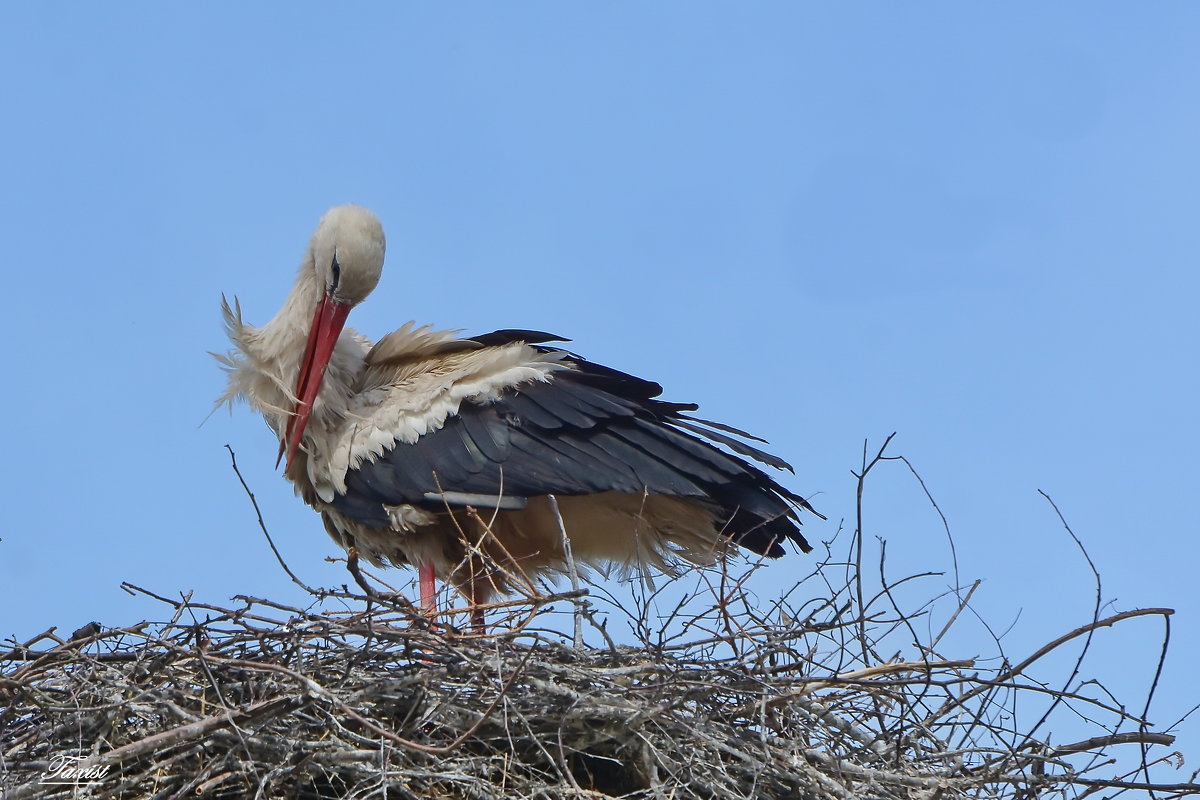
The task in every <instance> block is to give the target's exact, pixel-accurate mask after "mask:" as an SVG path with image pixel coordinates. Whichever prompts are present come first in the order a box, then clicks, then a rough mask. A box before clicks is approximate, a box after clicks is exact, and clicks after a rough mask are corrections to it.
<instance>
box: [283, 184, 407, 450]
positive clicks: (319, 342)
mask: <svg viewBox="0 0 1200 800" xmlns="http://www.w3.org/2000/svg"><path fill="white" fill-rule="evenodd" d="M383 253H384V238H383V226H382V225H381V224H380V223H379V218H378V217H376V216H375V215H374V214H372V213H371V212H370V211H368V210H367V209H365V208H363V207H362V206H356V205H344V206H334V207H333V208H331V209H329V211H327V212H325V216H323V217H321V221H320V222H319V223H318V224H317V230H316V232H315V233H313V237H312V241H311V242H309V245H308V253H307V255H306V257H305V259H304V263H303V265H302V266H301V268H300V269H301V275H300V280H301V281H313V280H315V281H316V283H317V285H318V286H319V287H321V291H320V299H319V300H318V301H317V306H316V308H315V309H314V310H313V319H312V326H311V327H310V328H309V331H308V344H307V345H305V348H304V357H303V358H302V359H301V361H300V373H299V376H298V377H297V379H296V392H295V395H296V407H295V409H294V410H293V413H292V416H291V417H290V418H289V419H288V424H287V430H286V433H285V435H284V438H283V441H282V442H280V446H279V458H280V459H281V460H282V458H283V456H284V454H285V453H286V454H287V460H288V464H289V465H290V464H291V461H292V457H293V456H294V455H295V454H296V450H298V449H299V447H300V441H301V440H302V439H303V438H304V429H305V427H307V425H308V420H309V417H311V416H312V410H313V403H314V402H315V401H316V399H317V392H318V391H320V389H321V381H322V379H324V377H325V369H326V367H328V366H329V359H330V357H332V355H333V349H334V347H335V346H336V345H337V340H338V336H340V335H341V332H342V327H343V326H344V325H345V324H346V317H347V315H349V313H350V309H352V308H354V306H356V305H358V304H359V303H361V302H362V301H363V300H365V299H366V297H367V295H369V294H370V293H371V290H373V289H374V288H375V285H376V284H378V283H379V276H380V274H381V273H382V272H383ZM305 273H308V274H305Z"/></svg>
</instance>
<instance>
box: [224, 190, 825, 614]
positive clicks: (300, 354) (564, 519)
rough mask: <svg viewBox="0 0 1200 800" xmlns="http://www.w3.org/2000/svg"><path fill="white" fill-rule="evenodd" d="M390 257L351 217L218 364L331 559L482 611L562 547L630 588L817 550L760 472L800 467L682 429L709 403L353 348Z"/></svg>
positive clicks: (542, 351)
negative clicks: (752, 557)
mask: <svg viewBox="0 0 1200 800" xmlns="http://www.w3.org/2000/svg"><path fill="white" fill-rule="evenodd" d="M383 257H384V236H383V228H382V226H381V225H380V223H379V220H378V219H377V218H376V217H375V215H374V214H372V213H371V212H370V211H368V210H366V209H364V208H362V207H359V206H355V205H344V206H337V207H335V208H333V209H331V210H330V211H329V212H328V213H326V214H325V216H324V217H322V219H321V221H320V223H319V224H318V225H317V230H316V232H315V233H314V234H313V237H312V241H311V242H310V243H309V246H308V250H307V252H306V253H305V256H304V260H303V262H302V263H301V264H300V271H299V274H298V275H297V276H296V283H295V285H294V286H293V287H292V291H291V294H289V295H288V298H287V301H286V302H285V303H284V305H283V308H282V309H281V310H280V311H279V313H278V314H276V315H275V317H274V319H272V320H271V321H270V322H268V323H267V324H266V325H264V326H263V327H261V328H256V327H253V326H250V325H247V324H245V323H243V322H242V315H241V308H240V306H238V304H237V303H236V302H235V304H234V308H232V309H231V308H230V306H229V304H228V302H224V303H223V307H224V313H225V322H226V326H227V329H228V333H229V338H230V339H231V340H232V342H233V344H234V348H235V349H233V350H231V351H230V352H229V353H228V354H226V355H224V356H218V358H219V359H220V360H221V361H222V363H223V365H224V367H225V369H226V370H227V372H228V374H229V386H228V388H227V390H226V392H225V394H224V396H223V397H222V398H221V401H220V402H223V403H229V402H231V401H233V400H234V399H236V398H243V399H245V400H246V401H248V402H249V403H250V405H251V406H253V407H254V408H255V409H257V410H258V411H259V412H260V413H261V414H262V415H263V416H264V417H265V418H266V421H267V424H268V425H270V427H271V429H272V430H273V431H274V432H275V434H276V435H277V436H278V437H279V442H280V457H281V458H282V457H284V456H286V458H287V465H286V467H285V470H284V472H285V475H286V476H287V477H288V479H289V480H291V481H292V482H293V483H294V484H295V487H296V492H297V494H299V495H300V496H301V497H302V498H303V499H304V501H305V502H306V503H308V504H309V505H311V506H312V507H313V508H315V509H316V510H317V511H318V512H320V514H321V516H322V518H323V519H324V522H325V529H326V530H327V531H328V532H329V534H330V536H332V537H333V539H334V541H336V542H337V543H338V544H339V545H341V546H342V547H343V548H345V549H347V550H348V551H349V550H350V549H351V548H355V549H356V550H357V552H359V553H361V554H362V555H363V556H364V557H365V558H366V559H367V560H368V561H370V562H371V563H372V564H374V565H376V566H383V565H385V564H392V565H405V564H410V565H415V566H416V567H417V569H418V572H419V575H420V586H421V602H422V606H423V607H424V608H426V609H429V610H432V609H433V608H434V586H435V584H434V581H435V578H441V579H443V580H448V581H451V582H452V583H454V584H455V585H456V586H457V587H458V588H459V589H460V590H461V591H463V593H464V594H465V595H466V596H467V598H468V600H469V601H470V602H471V603H472V604H473V605H475V606H478V605H479V604H481V603H484V602H486V601H487V600H488V599H489V598H490V597H492V595H493V594H494V593H496V592H498V591H505V590H507V589H508V588H510V585H511V582H512V577H513V576H514V575H522V576H526V577H530V578H532V577H534V576H537V575H538V574H540V573H543V572H547V571H561V570H563V569H564V567H565V566H566V565H565V561H564V558H565V556H564V543H563V541H562V534H561V532H560V531H561V530H562V529H565V531H566V534H567V536H568V540H569V541H568V543H567V544H569V547H570V550H571V553H572V555H573V557H574V558H575V559H576V560H578V561H580V562H583V563H584V564H591V565H596V566H604V567H607V566H612V565H616V566H618V567H620V568H625V569H633V570H644V569H645V568H647V567H654V568H657V569H659V570H663V571H667V572H670V571H671V570H672V568H673V566H674V565H676V564H677V563H678V562H679V561H680V560H681V559H682V560H683V561H686V562H691V563H694V564H707V563H712V562H713V560H714V559H715V558H717V557H719V556H720V555H721V554H722V553H723V552H724V550H725V549H726V545H727V544H728V543H729V542H735V543H737V544H738V545H741V546H742V547H744V548H746V549H747V550H750V551H752V552H754V553H758V554H761V555H764V556H770V557H772V558H774V557H778V556H781V555H783V553H784V549H783V547H782V546H781V543H782V542H784V541H785V540H791V541H792V542H794V543H795V544H796V545H798V546H799V547H800V549H801V550H803V551H805V552H808V551H809V550H810V549H811V548H810V547H809V544H808V542H807V541H805V539H804V536H803V535H801V533H800V530H799V527H798V525H799V520H798V519H797V515H796V511H797V509H799V508H804V509H808V510H809V511H812V509H811V507H810V506H809V505H808V503H807V502H806V501H805V500H804V499H803V498H802V497H800V496H798V495H796V494H793V493H792V492H790V491H788V490H787V489H785V488H784V487H783V486H781V485H780V484H779V483H777V482H776V481H775V480H774V479H773V478H771V477H770V476H768V475H767V474H766V473H765V472H763V471H762V470H761V469H759V468H758V467H756V466H754V465H753V464H751V463H749V461H747V460H746V459H747V458H748V459H752V460H755V461H758V462H761V463H763V464H766V465H769V466H771V467H774V468H777V469H789V470H790V469H791V467H789V466H788V465H787V464H786V463H785V462H784V461H782V460H781V459H779V458H776V457H774V456H771V455H768V454H767V453H764V452H762V451H760V450H758V449H756V448H755V447H752V446H750V445H748V444H746V443H745V442H744V441H742V439H754V437H751V436H749V435H748V434H746V433H743V432H742V431H739V430H737V429H735V428H730V427H728V426H725V425H721V424H718V423H715V422H708V421H706V420H701V419H697V418H694V417H690V416H687V415H685V414H684V413H683V412H686V411H693V410H695V409H696V406H695V405H689V404H681V403H668V402H664V401H661V400H657V399H655V398H656V397H657V396H658V395H659V393H660V392H661V390H662V389H661V387H660V386H659V385H658V384H657V383H652V382H650V381H646V380H642V379H641V378H635V377H633V376H632V375H627V374H625V373H623V372H618V371H617V370H615V369H611V368H609V367H605V366H601V365H599V364H595V363H592V362H590V361H587V360H585V359H583V358H581V357H579V356H577V355H575V354H573V353H570V352H568V351H566V350H563V349H561V348H559V347H554V346H548V345H547V344H546V343H547V342H554V341H568V340H564V339H560V338H559V337H556V336H551V335H549V334H545V333H538V332H535V331H522V330H502V331H496V332H495V333H489V334H485V335H483V336H475V337H471V338H466V339H464V338H459V337H458V336H457V335H456V334H455V333H453V332H445V331H435V330H433V329H432V328H430V327H421V328H417V327H415V326H414V324H413V323H411V322H410V323H407V324H405V325H404V326H403V327H402V328H400V329H399V330H397V331H395V332H393V333H390V334H388V335H387V336H384V337H383V338H382V339H381V340H380V341H379V342H377V343H375V344H372V343H371V342H370V341H368V340H367V339H365V338H364V337H362V336H360V335H359V334H357V333H355V332H354V331H352V330H349V329H346V330H343V325H344V324H345V321H346V316H347V314H349V312H350V310H351V309H352V308H354V306H356V305H358V304H359V303H360V302H362V301H363V300H365V299H366V297H367V295H368V294H370V293H371V291H372V290H373V289H374V288H375V285H376V284H377V283H378V282H379V277H380V274H381V271H382V269H383ZM735 437H737V438H735ZM756 441H762V440H759V439H756ZM711 442H716V443H719V444H722V445H724V446H725V447H727V448H728V449H729V450H730V451H732V453H735V454H736V455H732V454H730V453H728V452H725V451H724V450H721V449H718V448H717V447H715V446H713V444H711ZM739 456H744V457H745V458H741V457H739ZM548 496H553V497H554V499H555V500H556V501H557V508H555V506H554V504H552V502H551V499H550V497H548ZM468 508H474V509H476V511H477V513H474V514H470V513H464V512H466V511H467V510H468ZM813 513H815V512H813ZM560 520H561V523H562V528H560ZM643 574H644V573H643ZM476 619H477V620H478V619H479V617H476Z"/></svg>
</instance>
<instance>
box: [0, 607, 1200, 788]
mask: <svg viewBox="0 0 1200 800" xmlns="http://www.w3.org/2000/svg"><path fill="white" fill-rule="evenodd" d="M746 599H747V598H746V595H745V594H743V593H742V592H741V591H740V590H739V589H737V587H736V586H735V587H734V588H733V589H732V590H731V592H730V593H729V594H727V595H726V597H725V598H724V599H723V600H722V601H721V602H718V603H716V604H714V605H712V606H711V607H710V608H708V609H706V611H705V613H703V614H699V615H693V616H689V617H688V618H686V619H678V618H677V619H674V620H669V621H667V622H668V625H667V627H669V628H670V629H672V630H674V631H676V633H675V634H674V635H673V637H672V638H666V637H663V638H659V637H658V636H656V635H652V634H651V633H650V629H649V628H648V627H646V626H645V625H644V624H642V623H644V622H645V620H644V618H643V619H642V620H641V621H640V623H639V624H642V631H643V632H644V633H646V637H645V639H644V641H642V642H641V643H640V644H639V645H637V646H616V645H612V644H611V643H605V644H604V645H603V646H598V647H583V648H576V647H575V646H573V644H572V643H570V642H569V641H567V640H566V639H565V638H564V636H563V635H561V634H558V633H554V632H552V631H549V630H539V629H536V628H535V627H534V624H535V623H536V622H537V621H538V619H539V618H538V617H526V618H525V619H524V621H523V623H524V624H523V625H522V624H518V626H517V628H518V629H516V630H513V629H509V630H508V631H507V632H500V633H495V634H491V635H486V636H484V635H469V634H464V633H460V632H456V631H454V630H452V629H449V628H444V629H436V630H435V629H431V628H430V627H429V626H427V625H424V624H422V621H421V619H420V618H419V617H418V616H417V615H415V614H413V613H412V612H411V611H409V610H407V609H405V608H403V607H401V606H392V605H390V604H389V605H380V604H379V603H377V602H373V601H371V600H370V599H368V598H366V597H362V598H359V599H358V601H357V603H358V605H357V607H356V608H351V609H348V610H343V611H340V612H334V611H328V610H326V611H324V612H319V613H314V612H309V611H305V610H303V609H298V608H288V607H285V606H282V605H279V604H276V603H271V602H267V601H265V600H259V599H254V598H248V597H242V598H238V601H239V602H238V604H237V605H235V606H234V607H231V608H221V607H217V606H213V605H206V604H201V603H195V602H173V603H172V605H173V606H174V607H175V613H174V615H173V616H172V618H171V619H170V620H168V621H166V622H161V623H153V624H151V623H141V624H138V625H135V626H132V627H128V628H123V629H117V630H105V631H95V630H94V629H85V630H83V631H80V632H79V633H78V636H77V637H75V638H73V639H70V640H67V641H65V642H62V643H61V644H58V645H57V646H53V647H50V648H47V649H37V648H35V647H34V645H36V644H38V642H36V641H35V642H30V643H26V645H25V646H22V647H19V648H15V649H14V651H13V652H11V653H9V654H8V661H7V666H6V668H5V670H4V672H3V677H2V678H0V702H2V703H3V705H4V706H5V707H4V709H3V710H2V711H0V747H2V753H3V761H2V762H0V786H4V787H7V794H6V795H5V796H6V797H8V798H13V799H14V800H15V798H24V797H70V796H73V793H75V792H77V791H78V787H77V785H76V781H75V780H73V779H71V778H72V776H83V778H84V779H87V778H91V779H92V782H91V783H90V784H88V783H87V781H86V780H84V781H83V783H85V784H87V786H88V789H89V790H90V792H91V796H94V797H97V798H128V797H156V798H167V797H185V796H195V795H204V796H211V797H247V798H250V797H314V798H315V797H365V796H370V795H375V794H379V795H381V796H382V795H383V794H384V792H385V791H386V794H387V795H388V796H391V797H411V798H417V797H455V798H458V797H461V798H493V797H494V798H499V797H522V798H524V797H529V798H534V797H543V798H550V797H582V796H588V797H602V796H627V797H679V798H690V797H696V798H743V797H745V798H749V797H782V796H803V797H812V798H848V797H858V796H864V797H865V796H869V797H880V798H883V797H911V796H914V794H916V795H925V794H928V795H929V796H933V795H943V796H950V795H953V796H972V797H1014V798H1021V797H1028V796H1033V795H1045V794H1058V793H1061V794H1068V793H1070V794H1072V795H1076V796H1082V795H1085V794H1088V793H1090V792H1091V791H1094V790H1096V789H1101V788H1122V787H1124V788H1143V789H1148V788H1151V787H1152V784H1153V783H1154V781H1153V780H1152V779H1151V778H1150V774H1151V773H1150V766H1151V762H1157V761H1162V760H1164V759H1162V758H1159V759H1155V758H1153V757H1151V756H1150V755H1149V753H1150V746H1151V745H1161V744H1170V743H1171V741H1172V739H1171V737H1170V736H1168V735H1165V734H1156V733H1153V732H1150V731H1149V730H1147V729H1146V726H1145V725H1144V724H1140V721H1139V720H1137V719H1136V718H1134V717H1132V716H1130V715H1129V714H1128V713H1127V712H1125V711H1123V710H1122V709H1121V708H1120V707H1118V706H1116V705H1115V704H1114V703H1113V701H1111V700H1107V701H1105V700H1101V699H1096V698H1094V697H1092V698H1089V697H1084V696H1082V695H1080V694H1077V693H1072V692H1069V691H1066V690H1063V691H1055V690H1052V689H1049V688H1046V687H1045V686H1041V685H1038V684H1036V683H1034V682H1032V681H1031V679H1030V678H1029V677H1028V676H1027V675H1026V674H1025V673H1026V671H1027V670H1028V669H1029V667H1030V665H1032V664H1033V663H1034V661H1035V659H1036V658H1038V657H1040V656H1042V655H1045V654H1046V653H1049V652H1051V651H1052V650H1053V649H1055V648H1056V647H1058V646H1061V645H1063V644H1065V643H1066V642H1068V641H1071V640H1073V639H1076V638H1078V637H1080V636H1084V635H1087V634H1089V633H1090V632H1091V631H1093V630H1096V629H1097V628H1100V627H1104V626H1108V625H1111V624H1114V623H1116V622H1119V621H1121V620H1123V619H1127V618H1129V617H1132V616H1138V615H1146V614H1164V613H1168V612H1166V610H1163V609H1148V610H1144V611H1136V612H1128V613H1126V614H1119V615H1116V616H1115V617H1110V618H1108V619H1103V620H1097V621H1095V622H1093V623H1092V624H1091V625H1088V626H1084V627H1083V628H1080V629H1079V630H1077V631H1073V632H1071V633H1070V634H1068V635H1067V636H1064V637H1062V638H1060V639H1059V640H1056V641H1055V642H1053V643H1051V644H1050V645H1047V647H1046V648H1043V649H1042V650H1041V651H1039V652H1038V653H1036V654H1035V655H1034V657H1031V658H1030V659H1027V660H1025V661H1023V662H1021V663H1018V664H1008V663H1000V664H997V665H996V666H993V667H991V668H986V669H981V668H980V667H979V665H977V664H974V663H973V662H972V661H969V660H968V661H948V660H937V659H931V658H929V659H921V660H917V661H899V660H887V661H880V662H878V663H876V664H874V665H869V666H861V663H862V656H863V648H864V647H865V648H866V653H867V657H868V658H873V655H872V653H873V650H874V647H873V643H872V641H871V640H870V639H865V638H863V637H864V635H868V636H869V635H870V634H871V632H872V631H876V629H877V628H878V627H879V626H881V625H887V626H890V625H892V624H894V623H895V622H896V620H895V619H892V620H883V619H875V620H871V621H868V620H864V619H862V618H846V616H845V613H844V611H845V606H843V607H840V608H839V607H838V606H837V605H835V604H833V603H828V602H823V603H818V604H815V605H814V606H813V607H811V608H810V609H809V610H808V611H807V612H806V613H804V614H799V613H795V612H796V611H797V609H790V608H788V607H787V606H786V605H785V604H783V603H779V604H776V605H774V606H773V607H771V608H769V609H767V610H766V611H765V612H762V613H759V612H756V611H755V610H754V608H753V607H752V606H751V605H749V604H748V603H746V602H745V601H746ZM342 600H343V602H348V603H349V602H354V601H353V600H350V599H348V598H345V597H343V598H342ZM167 602H171V601H167ZM586 613H587V612H585V614H586ZM643 617H644V615H643ZM604 638H607V637H605V636H602V637H601V639H604ZM46 639H53V637H52V636H47V637H41V640H42V641H43V642H44V641H45V640H46ZM846 665H851V666H853V668H849V669H847V668H845V666H846ZM854 665H858V666H854ZM1026 694H1032V695H1036V696H1037V697H1038V699H1039V700H1045V699H1047V698H1049V699H1050V700H1051V702H1052V703H1070V704H1072V705H1073V706H1076V707H1086V713H1087V716H1088V717H1089V718H1092V719H1097V718H1099V717H1101V716H1104V717H1107V718H1108V719H1109V720H1110V722H1109V723H1108V724H1104V725H1100V724H1097V726H1096V735H1095V736H1093V737H1089V738H1088V739H1087V740H1085V741H1079V742H1073V743H1066V744H1052V743H1050V742H1048V741H1045V740H1044V739H1041V738H1038V737H1036V736H1034V735H1033V734H1034V730H1027V731H1021V730H1017V729H1014V728H1013V727H1012V724H1011V722H1012V720H1011V716H1012V711H1013V709H1014V708H1015V706H1016V705H1017V704H1018V702H1019V701H1020V700H1022V699H1023V697H1022V696H1023V695H1026ZM1122 727H1128V728H1129V730H1128V731H1122V730H1120V728H1122ZM1113 748H1124V749H1130V750H1132V751H1134V752H1133V756H1134V757H1133V758H1132V760H1131V761H1130V762H1129V763H1123V765H1122V766H1120V767H1118V766H1117V764H1122V762H1123V761H1124V760H1123V759H1120V758H1118V759H1117V760H1116V762H1115V763H1114V759H1113V757H1112V756H1111V755H1110V754H1109V753H1108V751H1109V750H1110V749H1113ZM64 764H65V765H68V766H70V767H71V768H72V769H73V770H75V771H74V772H65V773H64V772H61V771H60V773H59V774H58V775H57V776H55V777H57V778H59V779H62V780H63V782H62V783H58V784H54V783H49V782H47V778H48V776H50V775H52V774H53V772H54V770H56V769H58V768H59V767H61V766H63V765H64ZM1159 766H1160V768H1161V765H1159ZM64 776H65V777H64ZM1153 788H1156V789H1158V790H1159V791H1161V792H1163V793H1164V795H1171V794H1179V795H1182V794H1187V793H1192V792H1197V791H1200V785H1197V784H1194V783H1181V784H1176V785H1166V784H1160V785H1158V786H1155V787H1153Z"/></svg>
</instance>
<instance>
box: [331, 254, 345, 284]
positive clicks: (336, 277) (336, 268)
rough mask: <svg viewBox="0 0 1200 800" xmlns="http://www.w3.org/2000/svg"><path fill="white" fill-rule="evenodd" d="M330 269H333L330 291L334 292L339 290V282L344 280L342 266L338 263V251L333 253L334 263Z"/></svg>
mask: <svg viewBox="0 0 1200 800" xmlns="http://www.w3.org/2000/svg"><path fill="white" fill-rule="evenodd" d="M330 269H331V270H332V271H333V283H332V284H330V286H329V291H331V292H333V291H336V290H337V287H338V283H339V282H340V281H341V280H342V267H341V265H340V264H338V260H337V253H334V254H333V264H331V265H330Z"/></svg>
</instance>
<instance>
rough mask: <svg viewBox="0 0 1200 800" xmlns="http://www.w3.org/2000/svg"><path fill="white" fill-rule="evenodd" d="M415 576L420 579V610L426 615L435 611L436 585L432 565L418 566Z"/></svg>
mask: <svg viewBox="0 0 1200 800" xmlns="http://www.w3.org/2000/svg"><path fill="white" fill-rule="evenodd" d="M417 574H418V575H420V579H421V610H422V611H424V612H426V613H429V612H432V611H437V584H436V583H435V580H436V576H435V575H434V574H433V563H432V562H424V563H421V564H418V565H417Z"/></svg>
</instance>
